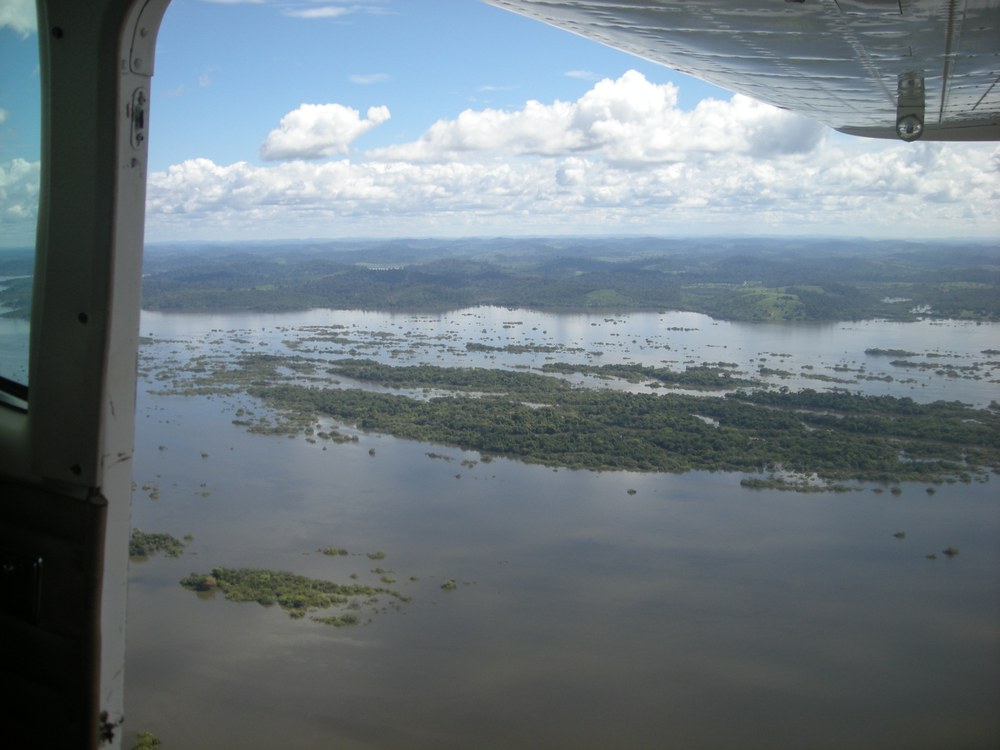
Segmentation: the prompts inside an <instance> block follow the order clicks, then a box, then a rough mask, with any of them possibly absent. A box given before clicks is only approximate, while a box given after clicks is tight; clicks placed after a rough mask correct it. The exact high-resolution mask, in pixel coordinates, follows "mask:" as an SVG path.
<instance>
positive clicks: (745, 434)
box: [249, 366, 1000, 489]
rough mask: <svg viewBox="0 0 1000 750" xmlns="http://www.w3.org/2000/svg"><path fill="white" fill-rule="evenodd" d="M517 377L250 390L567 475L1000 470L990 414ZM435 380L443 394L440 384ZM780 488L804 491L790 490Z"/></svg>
mask: <svg viewBox="0 0 1000 750" xmlns="http://www.w3.org/2000/svg"><path fill="white" fill-rule="evenodd" d="M390 369H391V368H390ZM407 369H411V370H413V369H414V368H407ZM420 369H426V370H434V369H436V368H433V367H430V366H424V367H422V368H420ZM411 375H412V372H411ZM522 376H523V377H524V380H523V381H522V382H521V383H520V387H515V388H512V389H511V391H510V392H508V393H497V392H491V393H490V394H489V395H486V396H483V395H476V396H468V395H452V396H441V397H435V398H430V399H415V398H411V397H408V396H405V395H397V394H387V393H375V392H370V391H364V390H360V389H337V388H319V387H312V386H301V385H292V384H287V383H286V384H275V385H268V386H255V387H252V388H250V389H249V393H250V394H251V395H253V396H255V397H257V398H259V399H260V400H261V401H263V402H264V403H265V404H267V405H269V406H271V407H273V408H275V409H277V410H279V411H282V412H291V413H293V414H295V415H299V416H300V417H301V416H302V415H310V416H311V417H312V418H313V419H315V418H318V417H326V418H332V419H334V420H337V421H339V422H343V423H349V424H353V425H355V426H356V427H358V428H360V429H363V430H369V431H374V432H382V433H387V434H391V435H394V436H397V437H403V438H410V439H413V440H421V441H425V442H430V443H437V444H441V445H449V446H454V447H457V448H461V449H464V450H475V451H479V452H480V453H482V454H487V455H496V456H506V457H508V458H514V459H518V460H521V461H525V462H528V463H539V464H544V465H548V466H554V467H566V468H572V469H591V470H629V471H649V472H684V471H688V470H692V469H700V470H709V471H736V472H749V473H752V474H754V475H764V474H768V473H774V472H787V473H789V474H792V475H800V476H801V475H814V474H815V475H817V476H818V477H819V478H820V479H822V480H826V481H829V482H834V481H840V480H858V481H872V482H900V481H924V482H933V483H940V482H948V481H972V479H973V478H974V477H976V478H978V479H979V480H980V481H985V479H986V478H987V477H988V472H989V471H990V470H996V468H997V467H1000V409H996V408H990V409H974V408H972V407H970V406H967V405H965V404H961V403H957V402H943V401H939V402H935V403H932V404H920V403H917V402H915V401H913V400H912V399H910V398H896V397H891V396H863V395H858V394H850V393H844V392H832V393H823V392H817V391H813V390H808V389H807V390H804V391H801V392H798V393H792V392H780V391H779V392H775V391H735V392H731V393H727V394H726V395H725V397H723V398H702V397H697V396H689V395H684V394H673V393H669V394H663V395H659V394H647V393H627V392H619V391H613V390H599V389H582V388H562V387H557V386H549V385H547V386H545V387H542V388H537V389H536V388H533V387H532V385H533V383H534V382H536V380H537V378H538V377H539V376H538V375H536V374H533V373H511V372H506V373H504V377H505V378H512V379H513V380H515V381H516V380H518V378H520V377H522ZM430 380H432V381H433V382H434V384H435V385H436V386H441V385H442V373H436V374H434V375H433V376H432V377H431V378H430ZM303 421H304V420H303ZM775 486H777V488H779V489H782V488H792V487H800V486H801V487H805V486H806V485H804V484H802V483H801V482H796V481H791V480H786V481H785V482H783V483H781V484H780V486H779V485H778V484H776V485H775Z"/></svg>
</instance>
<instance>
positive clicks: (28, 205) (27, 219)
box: [0, 159, 41, 246]
mask: <svg viewBox="0 0 1000 750" xmlns="http://www.w3.org/2000/svg"><path fill="white" fill-rule="evenodd" d="M40 173H41V163H40V162H37V161H27V160H25V159H12V160H11V161H10V162H8V163H7V164H6V165H4V164H0V237H2V240H0V244H4V245H15V246H16V245H29V244H31V243H32V242H33V241H34V235H35V222H36V220H37V217H38V180H39V175H40Z"/></svg>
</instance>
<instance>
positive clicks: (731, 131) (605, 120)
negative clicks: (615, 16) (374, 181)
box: [369, 70, 825, 164]
mask: <svg viewBox="0 0 1000 750" xmlns="http://www.w3.org/2000/svg"><path fill="white" fill-rule="evenodd" d="M824 132H825V128H824V127H823V126H822V125H819V124H817V123H815V122H812V121H811V120H807V119H805V118H802V117H799V116H798V115H794V114H790V113H788V112H784V111H782V110H780V109H776V108H774V107H770V106H768V105H766V104H760V103H758V102H755V101H754V100H752V99H748V98H747V97H742V96H735V97H733V98H732V99H731V100H730V101H727V102H722V101H715V100H705V101H703V102H702V103H701V104H699V106H698V107H697V108H695V110H694V111H691V112H685V111H683V110H681V109H679V108H678V107H677V87H676V86H674V85H673V84H671V83H666V84H654V83H650V82H649V81H647V80H646V78H645V77H644V76H643V75H642V74H641V73H638V72H636V71H634V70H632V71H628V72H627V73H625V74H624V75H623V76H621V77H620V78H619V79H617V80H615V81H612V80H610V79H604V80H602V81H600V82H598V83H597V84H596V85H595V86H594V87H593V88H592V89H591V90H590V91H588V92H587V93H586V94H584V95H583V96H582V97H581V98H580V99H578V100H577V101H575V102H562V101H555V102H553V103H551V104H542V103H541V102H537V101H529V102H528V103H527V104H526V105H525V106H524V107H523V108H522V109H520V110H516V111H505V110H497V109H483V110H471V109H469V110H466V111H464V112H462V113H461V114H460V115H459V116H458V117H457V118H456V119H454V120H439V121H438V122H436V123H434V124H433V125H432V126H431V128H430V129H429V130H428V131H427V132H426V133H425V134H424V135H423V136H422V137H421V138H420V139H419V140H417V141H414V142H412V143H407V144H401V145H397V146H390V147H387V148H384V149H380V150H377V151H373V152H371V153H370V154H369V157H370V158H374V159H386V160H395V159H405V160H407V161H448V160H450V159H454V158H458V157H459V156H460V155H462V154H469V153H470V152H494V153H498V154H506V155H511V156H521V155H526V154H536V155H545V156H557V155H560V154H563V155H565V154H570V153H584V152H589V153H595V154H599V155H600V156H601V157H602V158H604V159H607V160H609V161H612V162H617V163H622V164H662V163H667V162H672V161H680V160H683V159H685V158H687V157H688V156H689V154H690V153H691V152H709V153H731V152H739V153H756V154H758V155H762V156H763V155H767V154H782V153H801V152H804V151H808V150H809V149H811V148H814V147H815V146H816V145H817V144H818V143H819V141H820V139H821V137H822V134H823V133H824Z"/></svg>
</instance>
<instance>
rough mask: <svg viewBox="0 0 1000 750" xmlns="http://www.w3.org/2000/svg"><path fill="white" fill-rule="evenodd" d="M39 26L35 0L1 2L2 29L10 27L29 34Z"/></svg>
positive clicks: (25, 34) (0, 19)
mask: <svg viewBox="0 0 1000 750" xmlns="http://www.w3.org/2000/svg"><path fill="white" fill-rule="evenodd" d="M37 26H38V16H37V14H36V12H35V2H34V0H3V2H2V3H0V29H3V28H10V29H13V30H14V31H15V32H17V33H18V34H20V35H21V36H27V35H28V34H31V33H32V32H34V31H35V29H36V27H37Z"/></svg>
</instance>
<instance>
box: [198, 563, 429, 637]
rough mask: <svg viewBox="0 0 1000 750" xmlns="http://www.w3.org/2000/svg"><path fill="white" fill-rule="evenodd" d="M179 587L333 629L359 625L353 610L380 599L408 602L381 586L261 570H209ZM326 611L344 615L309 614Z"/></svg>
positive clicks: (370, 604) (375, 602) (372, 603)
mask: <svg viewBox="0 0 1000 750" xmlns="http://www.w3.org/2000/svg"><path fill="white" fill-rule="evenodd" d="M181 585H182V586H183V587H184V588H186V589H190V590H191V591H198V592H211V591H221V592H222V594H223V595H224V596H225V597H226V599H228V600H230V601H234V602H257V603H258V604H260V605H262V606H265V607H270V606H273V605H275V604H277V605H278V606H279V607H281V609H283V610H284V611H285V612H287V613H288V616H289V617H291V618H293V619H301V618H303V617H305V616H306V615H307V614H309V615H310V619H311V620H314V621H315V622H319V623H323V624H325V625H333V626H335V627H343V626H346V625H356V624H357V623H358V622H359V618H358V615H357V610H360V609H361V608H362V606H364V605H368V606H372V605H374V604H377V603H379V601H380V599H379V598H380V597H388V598H391V599H393V600H395V601H397V602H406V601H409V599H408V598H407V597H405V596H403V595H402V594H401V593H399V592H398V591H395V590H393V589H388V588H384V587H381V586H368V585H366V584H362V583H350V584H342V583H335V582H333V581H328V580H324V579H319V578H308V577H306V576H302V575H297V574H295V573H288V572H285V571H277V570H265V569H263V568H239V569H233V568H212V571H211V572H210V573H192V574H191V575H189V576H188V577H186V578H183V579H182V580H181ZM328 609H343V610H347V611H346V612H340V613H338V614H333V615H321V614H311V613H314V612H318V611H320V610H328Z"/></svg>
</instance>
